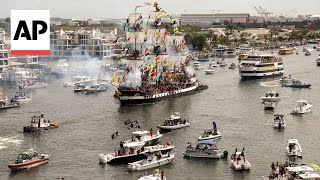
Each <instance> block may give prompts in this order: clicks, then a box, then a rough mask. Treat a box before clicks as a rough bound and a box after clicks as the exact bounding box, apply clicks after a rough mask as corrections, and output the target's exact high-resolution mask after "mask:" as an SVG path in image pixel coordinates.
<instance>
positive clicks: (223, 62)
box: [220, 60, 228, 67]
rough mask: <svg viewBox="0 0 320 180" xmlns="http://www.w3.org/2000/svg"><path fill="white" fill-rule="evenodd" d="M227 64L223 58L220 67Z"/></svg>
mask: <svg viewBox="0 0 320 180" xmlns="http://www.w3.org/2000/svg"><path fill="white" fill-rule="evenodd" d="M227 65H228V64H227V63H226V62H225V61H224V60H222V61H221V63H220V67H226V66H227Z"/></svg>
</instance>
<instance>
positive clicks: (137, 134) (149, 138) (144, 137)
mask: <svg viewBox="0 0 320 180" xmlns="http://www.w3.org/2000/svg"><path fill="white" fill-rule="evenodd" d="M161 137H162V134H160V132H159V131H158V130H157V132H156V134H154V131H153V130H152V129H150V131H145V130H139V131H134V132H132V139H131V140H127V141H124V146H135V145H136V144H139V143H145V144H146V145H152V144H155V143H156V142H157V141H158V140H159V139H160V138H161Z"/></svg>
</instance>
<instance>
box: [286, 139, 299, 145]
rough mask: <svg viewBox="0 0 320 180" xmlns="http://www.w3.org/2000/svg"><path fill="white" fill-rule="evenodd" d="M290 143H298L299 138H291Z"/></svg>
mask: <svg viewBox="0 0 320 180" xmlns="http://www.w3.org/2000/svg"><path fill="white" fill-rule="evenodd" d="M288 143H290V144H297V143H298V140H297V139H289V140H288Z"/></svg>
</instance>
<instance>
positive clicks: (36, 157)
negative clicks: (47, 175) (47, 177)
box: [8, 149, 49, 171]
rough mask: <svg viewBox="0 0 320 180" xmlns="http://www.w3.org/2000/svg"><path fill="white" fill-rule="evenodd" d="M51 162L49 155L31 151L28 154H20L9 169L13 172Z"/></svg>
mask: <svg viewBox="0 0 320 180" xmlns="http://www.w3.org/2000/svg"><path fill="white" fill-rule="evenodd" d="M48 161H49V155H48V154H40V153H38V152H37V151H35V150H33V149H29V150H28V151H26V152H23V153H20V154H19V155H18V157H17V159H16V161H15V162H14V163H12V164H9V165H8V167H9V168H10V169H11V170H12V171H16V170H21V169H28V168H32V167H36V166H39V165H41V164H44V163H47V162H48Z"/></svg>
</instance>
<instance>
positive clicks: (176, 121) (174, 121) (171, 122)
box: [157, 112, 190, 130]
mask: <svg viewBox="0 0 320 180" xmlns="http://www.w3.org/2000/svg"><path fill="white" fill-rule="evenodd" d="M189 126H190V123H189V122H188V120H186V119H184V120H182V119H181V117H180V114H179V113H177V112H176V113H175V114H174V115H171V116H170V117H168V118H166V119H165V121H164V123H163V124H162V125H158V126H157V127H158V128H159V129H161V130H175V129H180V128H184V127H189Z"/></svg>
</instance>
